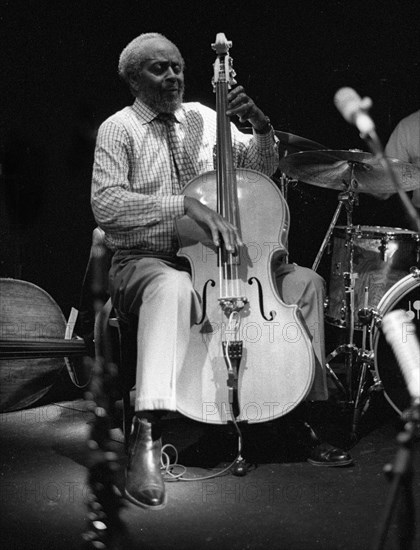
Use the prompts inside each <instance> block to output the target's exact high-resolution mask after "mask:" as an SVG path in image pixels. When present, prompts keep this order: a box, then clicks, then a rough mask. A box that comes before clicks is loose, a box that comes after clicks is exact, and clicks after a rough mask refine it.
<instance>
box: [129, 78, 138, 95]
mask: <svg viewBox="0 0 420 550" xmlns="http://www.w3.org/2000/svg"><path fill="white" fill-rule="evenodd" d="M128 82H129V84H130V88H131V89H132V90H133V91H134V92H136V93H137V92H138V91H139V77H138V75H136V74H130V75H128Z"/></svg>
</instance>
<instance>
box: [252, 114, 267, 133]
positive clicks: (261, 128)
mask: <svg viewBox="0 0 420 550" xmlns="http://www.w3.org/2000/svg"><path fill="white" fill-rule="evenodd" d="M252 126H253V128H254V130H255V132H256V133H257V134H268V132H269V131H270V130H271V128H272V126H271V122H270V119H269V118H268V116H265V117H264V118H263V120H262V121H261V122H259V123H258V124H255V125H254V124H253V125H252Z"/></svg>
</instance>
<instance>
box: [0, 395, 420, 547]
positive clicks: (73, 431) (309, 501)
mask: <svg viewBox="0 0 420 550" xmlns="http://www.w3.org/2000/svg"><path fill="white" fill-rule="evenodd" d="M325 410H326V411H327V416H326V417H325V418H324V420H323V422H324V428H325V433H326V434H328V433H329V432H330V433H332V434H335V436H333V437H335V438H336V441H337V442H338V443H340V442H341V443H343V444H346V426H345V425H343V423H342V422H343V419H342V418H341V417H340V415H337V413H336V412H335V409H334V407H332V406H331V407H330V408H329V409H328V407H327V409H325ZM398 420H399V418H398V416H397V415H396V413H393V412H390V408H389V407H387V405H386V404H384V403H379V404H378V403H374V404H373V405H371V412H370V425H367V424H365V426H364V430H363V431H364V433H363V434H362V436H361V438H360V439H359V441H358V442H357V443H355V444H354V445H353V447H352V448H351V453H352V456H353V457H354V461H355V463H354V465H353V466H351V467H346V468H319V467H318V468H317V467H314V466H311V465H310V464H308V463H307V462H306V461H305V460H304V459H300V458H299V457H298V456H297V455H293V453H291V452H290V449H288V448H287V445H288V443H287V437H286V438H282V437H281V436H279V434H281V432H282V428H280V430H279V429H278V426H277V425H276V423H270V424H264V425H262V424H260V425H254V426H252V427H250V428H249V429H248V430H246V434H245V437H246V441H247V444H246V449H247V455H248V456H247V458H248V459H249V460H250V461H251V462H252V463H253V466H252V467H251V468H250V471H249V472H248V474H247V475H246V476H244V477H236V476H233V475H231V474H228V475H225V476H222V477H215V478H210V479H207V480H201V481H194V482H182V481H179V482H168V483H167V493H168V504H167V506H166V508H165V509H163V510H160V511H154V510H153V511H149V510H142V509H140V508H138V507H136V506H134V505H132V504H131V503H129V502H126V501H124V506H123V508H122V510H121V513H120V516H121V519H122V521H123V523H124V525H125V528H126V533H125V535H124V537H125V538H124V543H123V545H122V547H123V548H125V549H131V548H133V549H134V548H141V549H142V550H146V549H154V550H161V549H168V550H169V549H173V548H176V549H177V550H182V549H185V550H187V549H193V548H194V549H195V548H200V549H201V548H206V549H217V550H223V549H230V550H239V549H241V550H242V549H264V550H267V549H280V548H285V549H287V550H306V549H308V550H315V549H322V550H329V549H331V550H332V549H334V550H352V549H370V548H372V547H373V546H372V544H373V540H374V538H375V535H376V534H377V531H378V529H379V525H380V522H381V518H382V516H383V512H384V509H385V502H386V499H387V497H388V494H389V488H390V487H389V482H388V481H387V480H386V478H385V476H384V474H383V467H384V466H385V464H387V463H389V462H393V460H394V458H395V457H396V454H397V451H398V444H397V442H396V436H397V435H398V433H399V431H400V423H399V421H398ZM91 421H92V413H90V412H88V411H87V408H86V402H84V401H83V400H82V399H77V400H74V401H70V402H60V403H51V404H47V405H44V406H40V407H36V408H31V409H27V410H23V411H18V412H13V413H4V414H2V415H1V416H0V444H1V456H2V468H1V479H0V490H1V514H0V517H1V520H2V521H1V523H2V528H1V531H0V543H1V547H2V548H6V549H13V550H18V549H22V550H23V549H25V550H31V549H40V548H42V549H44V548H51V549H54V550H60V549H63V550H64V549H65V550H73V549H80V548H82V545H83V539H82V534H83V532H84V531H85V530H86V529H87V526H88V520H87V512H88V510H87V506H86V502H87V496H88V493H89V491H88V485H87V473H88V467H87V465H88V459H89V455H88V453H87V451H86V439H87V434H88V430H89V426H90V423H91ZM364 422H367V421H364ZM273 425H274V427H273ZM112 434H113V439H114V440H115V443H114V444H115V447H116V448H117V449H119V450H120V451H121V453H123V444H122V435H121V433H120V431H119V430H118V429H116V430H113V432H112ZM339 440H341V441H339ZM164 442H165V443H171V444H173V445H175V446H176V447H177V449H178V450H179V452H180V458H179V462H180V463H183V464H185V465H186V466H187V467H188V471H187V475H188V476H190V477H196V476H207V475H209V474H212V473H214V472H215V471H217V470H219V469H221V468H222V467H224V466H226V465H228V464H229V462H230V461H231V460H232V459H233V458H234V457H235V453H236V443H237V441H236V437H235V436H234V435H233V434H232V432H231V431H230V430H229V429H228V428H227V427H225V426H223V427H212V426H210V425H208V424H206V425H202V424H198V423H196V422H193V421H190V420H188V419H185V418H183V417H180V416H176V415H175V416H174V417H173V418H169V419H167V420H165V421H164ZM334 442H335V441H334ZM347 446H348V447H350V446H351V445H350V444H348V445H347ZM414 447H415V452H418V450H419V443H418V441H416V443H415V445H414ZM122 462H124V459H122ZM414 463H415V466H414V469H415V475H414V479H413V482H412V487H413V492H414V494H415V514H416V518H417V524H418V525H420V523H419V518H420V461H419V460H418V457H417V459H416V460H415V461H414ZM121 474H123V471H121ZM118 483H119V486H120V487H121V488H122V483H123V479H122V475H121V478H119V480H118ZM399 509H401V507H400V504H397V510H399ZM396 531H397V529H396V522H395V518H394V521H393V522H392V525H391V527H390V531H389V535H388V543H387V546H386V548H391V547H393V548H397V547H398V545H397V544H395V536H396ZM393 544H394V546H393ZM414 547H420V534H419V533H417V536H416V543H415V545H414V546H413V548H414Z"/></svg>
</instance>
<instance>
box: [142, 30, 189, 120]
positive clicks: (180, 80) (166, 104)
mask: <svg viewBox="0 0 420 550" xmlns="http://www.w3.org/2000/svg"><path fill="white" fill-rule="evenodd" d="M145 57H146V60H145V62H144V64H143V67H142V70H141V71H140V73H139V74H138V75H136V76H135V77H134V78H133V81H132V85H133V87H134V89H135V90H136V92H137V97H138V98H139V99H141V100H142V101H144V103H146V104H147V105H148V106H149V107H152V108H153V109H155V110H157V111H159V112H164V113H170V112H174V111H175V110H176V109H177V108H178V107H179V106H180V105H181V103H182V98H183V92H184V62H183V60H182V57H181V54H180V53H179V51H178V49H177V48H176V47H175V46H173V45H172V44H171V43H170V42H167V41H166V40H163V39H160V38H156V39H153V40H150V42H149V43H148V44H147V47H146V56H145Z"/></svg>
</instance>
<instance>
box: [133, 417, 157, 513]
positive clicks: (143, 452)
mask: <svg viewBox="0 0 420 550" xmlns="http://www.w3.org/2000/svg"><path fill="white" fill-rule="evenodd" d="M161 451H162V440H161V439H160V438H159V439H156V440H153V438H152V424H151V423H150V422H148V421H147V420H146V419H144V418H138V417H137V416H135V417H134V418H133V424H132V427H131V434H130V441H129V448H128V464H127V470H126V483H125V495H126V497H127V498H128V499H129V500H130V501H131V502H133V503H134V504H137V505H138V506H141V507H142V508H150V509H153V510H160V509H162V508H163V507H164V506H165V505H166V493H165V483H164V480H163V477H162V474H161V472H160V458H161Z"/></svg>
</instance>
